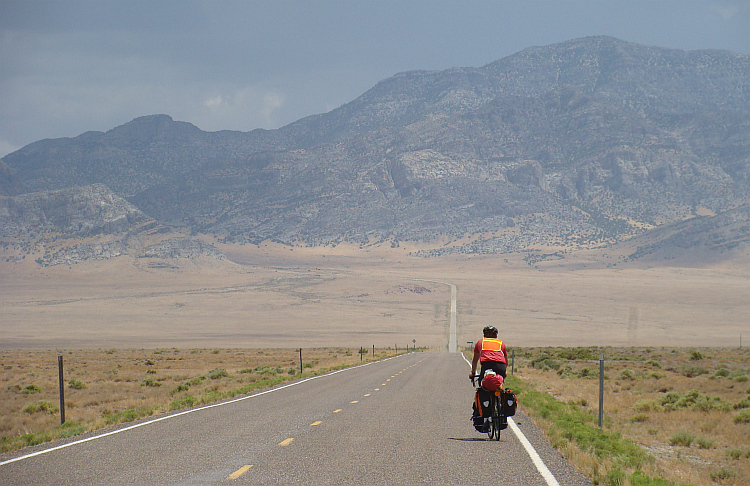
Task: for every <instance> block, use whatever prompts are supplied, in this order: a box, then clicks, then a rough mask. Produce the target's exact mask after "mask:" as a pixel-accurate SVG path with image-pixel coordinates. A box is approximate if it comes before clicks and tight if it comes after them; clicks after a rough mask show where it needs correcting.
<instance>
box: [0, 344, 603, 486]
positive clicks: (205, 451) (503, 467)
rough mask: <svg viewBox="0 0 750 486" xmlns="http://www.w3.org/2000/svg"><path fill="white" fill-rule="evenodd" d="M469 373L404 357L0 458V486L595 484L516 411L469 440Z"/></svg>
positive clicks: (441, 359)
mask: <svg viewBox="0 0 750 486" xmlns="http://www.w3.org/2000/svg"><path fill="white" fill-rule="evenodd" d="M468 371H469V367H468V365H467V363H466V361H465V360H464V359H463V357H462V355H461V354H458V353H444V352H429V353H410V354H406V355H401V356H399V357H395V358H391V359H388V360H385V361H380V362H374V363H370V364H368V365H365V366H360V367H357V368H350V369H346V370H342V371H339V372H336V373H332V374H329V375H324V376H319V377H315V378H312V379H308V380H304V381H301V382H295V383H292V384H289V385H286V386H282V387H278V388H276V389H273V390H270V391H266V392H261V393H256V394H253V395H248V396H243V397H238V398H237V399H235V400H233V401H229V402H226V403H222V404H219V405H215V406H210V407H204V408H202V409H194V410H191V411H188V412H183V413H180V414H173V415H170V416H162V417H159V418H158V420H156V421H154V420H153V419H152V420H151V421H143V422H137V423H131V424H127V425H124V426H121V427H120V428H115V429H106V430H104V431H99V432H97V433H93V434H90V435H88V436H85V437H84V439H85V441H81V437H77V438H71V439H68V440H67V441H64V442H56V443H54V444H52V446H50V445H49V444H48V445H46V446H43V447H38V448H32V449H25V450H23V451H17V452H15V453H12V454H4V455H3V456H0V484H3V485H16V484H55V485H68V484H70V485H84V484H85V485H96V484H107V485H125V484H138V485H161V484H170V485H198V484H253V485H266V484H284V485H286V484H309V485H326V484H332V485H334V484H335V485H344V484H362V485H381V484H382V485H391V484H393V485H410V484H439V485H452V484H461V485H476V484H502V485H545V486H546V485H555V484H559V485H563V486H578V485H590V484H591V483H589V482H588V481H586V479H585V478H583V477H582V476H581V475H580V474H579V473H578V472H577V471H575V470H574V469H573V468H572V467H571V466H570V465H568V464H567V463H566V462H565V461H564V459H563V458H562V457H561V456H560V454H559V453H557V452H556V451H555V450H554V449H552V448H551V446H550V445H549V444H548V443H547V441H546V440H545V439H544V438H543V437H542V435H541V434H540V432H539V430H538V429H537V428H536V427H535V426H534V425H533V424H532V423H531V422H530V421H529V420H528V419H527V418H526V417H525V416H524V415H523V414H522V413H521V412H519V413H518V414H517V415H516V417H515V421H514V424H515V425H514V424H511V427H509V428H508V429H506V430H505V431H503V434H502V436H501V439H500V441H499V442H496V441H489V440H488V439H487V435H486V434H479V433H478V432H476V431H475V430H474V428H473V427H472V425H471V421H470V419H469V417H470V415H471V401H472V397H473V389H472V386H471V383H470V382H469V380H468V378H467V375H468ZM512 429H516V430H518V434H516V433H514V431H513V430H512ZM106 433H108V434H109V435H105V436H102V434H106ZM519 437H521V438H522V439H519ZM523 440H526V441H527V446H526V447H524V445H523ZM61 445H62V447H61ZM50 447H56V448H55V449H53V450H49V449H50ZM529 451H531V454H530V453H529ZM30 453H37V455H33V456H29V454H30ZM535 456H537V457H535ZM535 461H536V463H535Z"/></svg>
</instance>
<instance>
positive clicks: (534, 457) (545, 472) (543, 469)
mask: <svg viewBox="0 0 750 486" xmlns="http://www.w3.org/2000/svg"><path fill="white" fill-rule="evenodd" d="M461 357H462V358H463V359H464V361H466V363H467V364H468V365H469V366H471V363H470V362H469V360H468V358H466V355H464V354H463V353H461ZM508 425H509V426H510V429H511V430H512V431H513V433H514V434H516V437H517V438H518V440H519V441H520V442H521V445H522V446H523V448H524V449H526V453H527V454H528V455H529V457H530V458H531V462H533V463H534V465H535V466H536V469H537V471H539V474H541V475H542V478H544V480H545V481H546V482H547V485H548V486H560V483H558V482H557V479H555V476H554V475H553V474H552V473H551V472H550V470H549V469H548V468H547V465H546V464H544V461H542V458H541V457H539V454H538V453H537V451H536V449H534V446H533V445H531V442H529V439H527V438H526V436H525V435H524V434H523V432H521V429H519V428H518V425H516V422H515V421H514V420H513V417H508Z"/></svg>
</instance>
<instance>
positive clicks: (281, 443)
mask: <svg viewBox="0 0 750 486" xmlns="http://www.w3.org/2000/svg"><path fill="white" fill-rule="evenodd" d="M293 440H294V439H284V440H282V441H281V442H280V443H279V445H280V446H281V447H286V446H288V445H289V444H291V443H292V441H293Z"/></svg>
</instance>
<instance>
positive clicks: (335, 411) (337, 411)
mask: <svg viewBox="0 0 750 486" xmlns="http://www.w3.org/2000/svg"><path fill="white" fill-rule="evenodd" d="M340 411H341V409H340V408H339V409H338V410H334V411H333V413H339V412H340Z"/></svg>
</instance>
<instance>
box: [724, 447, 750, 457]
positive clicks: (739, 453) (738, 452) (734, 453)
mask: <svg viewBox="0 0 750 486" xmlns="http://www.w3.org/2000/svg"><path fill="white" fill-rule="evenodd" d="M727 457H728V458H730V459H742V458H743V457H744V458H745V459H750V449H747V450H744V451H743V450H742V449H729V450H727Z"/></svg>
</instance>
